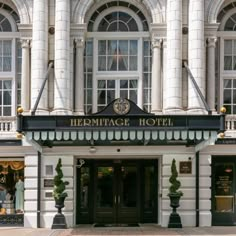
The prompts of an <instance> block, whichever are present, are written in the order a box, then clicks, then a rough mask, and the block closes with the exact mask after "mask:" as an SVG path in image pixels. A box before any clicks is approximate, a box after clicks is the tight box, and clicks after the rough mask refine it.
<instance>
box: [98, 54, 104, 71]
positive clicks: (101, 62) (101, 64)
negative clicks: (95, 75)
mask: <svg viewBox="0 0 236 236" xmlns="http://www.w3.org/2000/svg"><path fill="white" fill-rule="evenodd" d="M98 70H99V71H105V70H106V56H99V57H98Z"/></svg>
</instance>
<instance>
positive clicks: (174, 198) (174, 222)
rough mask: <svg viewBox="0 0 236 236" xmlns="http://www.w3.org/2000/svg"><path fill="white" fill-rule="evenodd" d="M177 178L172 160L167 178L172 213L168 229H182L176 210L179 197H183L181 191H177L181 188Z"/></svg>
mask: <svg viewBox="0 0 236 236" xmlns="http://www.w3.org/2000/svg"><path fill="white" fill-rule="evenodd" d="M177 177H178V172H177V169H176V164H175V159H173V160H172V164H171V176H170V178H169V182H170V183H171V186H170V187H169V194H168V196H169V198H170V206H171V207H172V212H171V214H170V218H169V223H168V228H182V223H181V218H180V216H179V214H178V213H177V210H176V209H177V208H178V207H179V200H180V198H181V196H183V193H182V192H181V191H177V190H178V189H179V188H180V186H181V183H180V181H178V180H177Z"/></svg>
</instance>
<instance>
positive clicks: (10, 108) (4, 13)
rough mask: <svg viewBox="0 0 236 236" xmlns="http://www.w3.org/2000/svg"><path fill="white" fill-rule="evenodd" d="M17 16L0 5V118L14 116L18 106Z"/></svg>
mask: <svg viewBox="0 0 236 236" xmlns="http://www.w3.org/2000/svg"><path fill="white" fill-rule="evenodd" d="M19 22H20V20H19V16H18V15H17V13H16V12H15V11H14V10H13V9H12V8H11V7H9V6H8V5H6V4H3V3H0V32H1V33H0V116H13V115H15V111H16V106H17V104H20V89H21V85H20V82H21V45H20V42H19V33H18V30H17V23H19Z"/></svg>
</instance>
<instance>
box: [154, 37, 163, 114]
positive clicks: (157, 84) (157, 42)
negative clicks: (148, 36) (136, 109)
mask: <svg viewBox="0 0 236 236" xmlns="http://www.w3.org/2000/svg"><path fill="white" fill-rule="evenodd" d="M161 46H162V39H160V38H157V37H154V38H153V40H152V113H155V114H157V113H160V112H161V111H162V86H161Z"/></svg>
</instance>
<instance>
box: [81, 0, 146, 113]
mask: <svg viewBox="0 0 236 236" xmlns="http://www.w3.org/2000/svg"><path fill="white" fill-rule="evenodd" d="M148 29H149V27H148V23H147V20H146V18H145V16H144V14H143V13H142V12H141V11H140V10H139V9H138V8H137V7H136V6H134V5H132V4H130V3H127V2H123V1H112V2H110V3H106V4H104V5H102V6H100V7H99V8H98V9H97V10H96V11H95V12H94V13H93V14H92V15H91V17H90V19H89V22H88V34H87V36H88V37H87V40H86V47H85V53H84V63H85V67H84V69H85V70H84V78H85V80H84V81H85V84H84V86H85V88H84V89H85V104H84V108H85V113H86V114H89V113H94V112H98V111H101V110H102V109H103V108H104V107H105V106H106V105H107V104H109V103H110V102H111V101H112V100H114V99H115V98H118V97H122V98H128V99H130V100H132V101H133V102H135V103H137V104H138V105H139V106H140V107H141V108H142V109H144V110H146V111H151V45H150V39H149V32H148Z"/></svg>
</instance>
